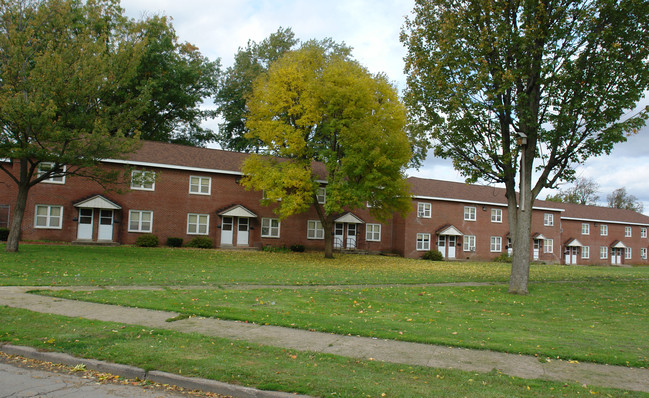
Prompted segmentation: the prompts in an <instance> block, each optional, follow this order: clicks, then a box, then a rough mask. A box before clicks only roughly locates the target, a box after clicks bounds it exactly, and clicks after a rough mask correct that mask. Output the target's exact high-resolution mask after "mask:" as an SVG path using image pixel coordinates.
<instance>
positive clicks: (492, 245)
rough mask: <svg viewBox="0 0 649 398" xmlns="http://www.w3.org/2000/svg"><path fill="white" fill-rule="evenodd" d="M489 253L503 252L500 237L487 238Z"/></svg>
mask: <svg viewBox="0 0 649 398" xmlns="http://www.w3.org/2000/svg"><path fill="white" fill-rule="evenodd" d="M489 251H490V252H491V253H501V252H502V251H503V238H502V236H492V237H491V238H489Z"/></svg>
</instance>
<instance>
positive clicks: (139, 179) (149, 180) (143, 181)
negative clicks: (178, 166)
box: [131, 170, 155, 191]
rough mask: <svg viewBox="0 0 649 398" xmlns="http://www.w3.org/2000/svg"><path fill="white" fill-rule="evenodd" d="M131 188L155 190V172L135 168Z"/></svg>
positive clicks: (132, 173)
mask: <svg viewBox="0 0 649 398" xmlns="http://www.w3.org/2000/svg"><path fill="white" fill-rule="evenodd" d="M131 189H136V190H139V191H155V172H153V171H144V170H133V171H132V172H131Z"/></svg>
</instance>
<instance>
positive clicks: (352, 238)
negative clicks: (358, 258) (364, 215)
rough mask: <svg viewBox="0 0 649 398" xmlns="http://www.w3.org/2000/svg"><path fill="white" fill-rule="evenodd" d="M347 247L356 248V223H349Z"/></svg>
mask: <svg viewBox="0 0 649 398" xmlns="http://www.w3.org/2000/svg"><path fill="white" fill-rule="evenodd" d="M347 248H348V249H356V224H347Z"/></svg>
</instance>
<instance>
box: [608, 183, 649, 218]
mask: <svg viewBox="0 0 649 398" xmlns="http://www.w3.org/2000/svg"><path fill="white" fill-rule="evenodd" d="M606 200H607V202H608V207H612V208H614V209H627V210H633V211H637V212H638V213H642V212H643V211H644V205H643V204H642V202H640V201H639V200H638V198H636V197H635V196H634V195H631V194H629V193H627V191H626V188H625V187H622V188H618V189H616V190H615V191H613V192H611V194H610V195H606Z"/></svg>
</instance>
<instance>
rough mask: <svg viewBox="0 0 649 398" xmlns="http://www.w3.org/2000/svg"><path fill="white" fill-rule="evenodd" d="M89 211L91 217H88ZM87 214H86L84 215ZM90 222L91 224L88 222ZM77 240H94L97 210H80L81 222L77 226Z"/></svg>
mask: <svg viewBox="0 0 649 398" xmlns="http://www.w3.org/2000/svg"><path fill="white" fill-rule="evenodd" d="M88 211H89V212H90V215H88V214H87V213H88ZM83 213H86V214H83ZM88 221H90V222H88ZM77 225H78V226H77V239H79V240H92V234H93V229H94V225H95V209H90V208H87V207H86V208H79V222H78V224H77Z"/></svg>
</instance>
